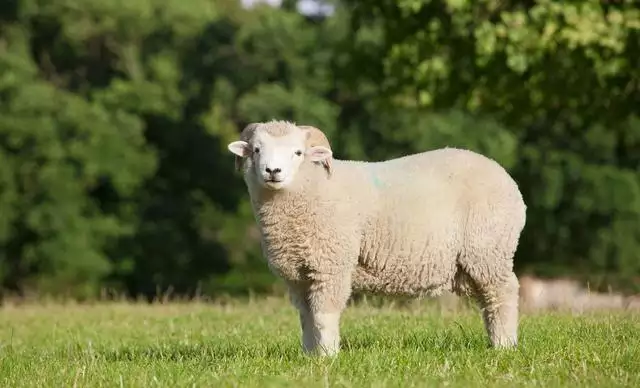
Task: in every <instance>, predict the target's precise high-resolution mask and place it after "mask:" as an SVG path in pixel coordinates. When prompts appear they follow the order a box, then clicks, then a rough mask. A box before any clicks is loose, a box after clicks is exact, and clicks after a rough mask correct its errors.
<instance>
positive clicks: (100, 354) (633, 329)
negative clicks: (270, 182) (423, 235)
mask: <svg viewBox="0 0 640 388" xmlns="http://www.w3.org/2000/svg"><path fill="white" fill-rule="evenodd" d="M420 306H423V307H420ZM298 333H299V329H298V323H297V316H296V314H295V313H294V311H293V310H292V309H291V307H289V305H288V304H287V302H286V300H285V299H268V300H260V301H254V302H242V303H240V302H235V303H230V304H227V305H224V304H205V303H170V304H156V305H147V304H127V303H100V304H95V305H84V306H83V305H74V304H71V305H60V304H52V305H29V306H21V307H10V306H9V307H4V308H0V386H1V387H27V386H30V387H71V386H75V387H100V386H109V387H111V386H113V387H119V386H124V387H155V386H164V387H194V386H195V387H233V386H236V387H265V386H278V387H284V386H288V387H298V386H302V387H329V386H330V387H435V386H438V387H440V386H458V387H476V386H478V387H480V386H482V387H488V386H491V387H494V386H495V387H514V386H540V387H557V386H573V387H587V386H592V387H615V386H628V387H638V386H640V339H639V338H640V315H638V314H637V313H636V314H635V315H634V314H631V313H614V314H610V313H599V314H590V315H583V316H571V315H568V314H558V313H556V314H550V313H546V314H537V315H524V316H523V317H522V320H521V337H520V341H521V346H520V348H519V349H518V350H516V351H496V350H491V349H488V348H487V346H486V342H485V334H484V332H483V328H482V323H481V320H480V317H479V315H478V314H477V313H476V312H473V311H471V312H469V311H466V312H465V311H462V312H460V311H458V312H447V311H442V310H441V309H439V308H436V307H433V305H429V306H426V307H424V305H419V306H418V307H415V306H414V307H412V308H397V307H371V306H369V307H367V306H352V307H350V308H349V310H348V312H347V313H346V315H345V316H344V320H343V331H342V333H343V352H342V353H341V355H340V356H339V357H338V358H336V359H334V360H321V359H313V358H309V357H305V356H303V355H302V354H301V352H300V349H299V346H298ZM301 384H302V385H301Z"/></svg>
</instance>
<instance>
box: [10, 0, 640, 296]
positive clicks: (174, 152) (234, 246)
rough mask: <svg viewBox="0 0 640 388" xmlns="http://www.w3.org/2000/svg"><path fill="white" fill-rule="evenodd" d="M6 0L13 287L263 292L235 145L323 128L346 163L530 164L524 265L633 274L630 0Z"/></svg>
mask: <svg viewBox="0 0 640 388" xmlns="http://www.w3.org/2000/svg"><path fill="white" fill-rule="evenodd" d="M296 3H297V2H296V1H283V2H282V6H281V7H271V6H267V5H259V6H255V7H252V8H244V7H242V5H241V4H240V2H239V1H235V0H188V1H187V0H166V1H161V0H151V1H148V0H147V1H142V0H113V1H102V0H11V1H4V2H2V4H0V214H1V215H2V216H1V217H0V246H1V248H2V249H0V288H2V290H3V292H4V293H6V294H15V293H18V294H26V293H30V292H35V293H39V294H40V293H47V294H56V295H58V294H64V295H72V296H74V297H78V298H87V297H93V296H96V295H98V294H99V293H100V292H101V290H103V289H110V290H114V291H115V292H124V293H127V294H129V295H132V296H135V295H140V294H142V295H147V296H149V295H154V294H156V293H157V292H159V291H160V292H164V291H166V290H168V289H171V290H173V292H174V293H177V294H186V295H193V294H195V293H203V294H207V295H219V294H221V293H230V294H239V293H246V292H249V291H253V292H270V291H272V290H273V289H274V287H277V281H276V279H275V277H274V276H272V275H270V273H269V272H268V270H267V268H266V265H265V263H264V262H263V261H262V258H261V253H260V248H259V240H258V235H257V231H256V228H255V225H254V224H255V221H254V219H253V215H252V214H251V209H250V206H249V203H248V196H247V193H246V189H245V187H244V184H243V182H242V179H241V177H240V176H239V175H238V174H237V173H236V172H235V171H234V169H233V158H232V157H231V156H230V155H229V153H228V151H227V150H226V144H227V143H228V142H229V141H231V140H233V139H235V138H236V137H237V136H238V133H239V131H240V130H241V129H242V128H243V127H244V126H245V125H246V124H247V123H250V122H255V121H264V120H270V119H272V118H281V119H288V120H293V121H296V122H299V123H304V124H307V125H314V126H316V127H318V128H321V129H322V130H323V131H325V132H326V133H327V135H328V137H329V139H330V140H331V142H332V147H333V149H334V152H335V155H336V157H338V158H351V159H360V160H382V159H386V158H392V157H397V156H400V155H404V154H407V153H412V152H419V151H424V150H428V149H433V148H437V147H443V146H456V147H465V148H469V149H472V150H475V151H478V152H481V153H483V154H485V155H488V156H490V157H492V158H494V159H496V160H497V161H499V162H500V163H501V164H502V165H503V166H505V167H506V168H507V169H508V170H509V172H510V173H511V174H513V176H514V177H515V179H516V180H517V182H518V184H519V186H520V188H521V190H522V192H523V195H524V198H525V201H526V203H527V205H528V220H527V225H526V227H525V230H524V233H523V237H522V240H521V244H520V247H519V249H518V252H517V255H516V259H515V261H516V269H517V271H518V272H519V273H535V274H538V275H541V276H573V277H577V278H581V279H584V280H589V281H590V282H591V284H592V285H594V286H596V287H605V286H607V285H613V286H615V287H616V288H620V289H623V290H627V291H638V290H640V256H639V254H638V252H640V119H639V118H638V107H640V47H639V46H640V7H639V6H638V5H636V4H634V2H632V1H619V2H600V1H595V0H588V1H583V2H569V1H565V2H563V1H553V2H551V1H539V2H531V1H504V2H495V1H490V0H480V1H465V0H462V1H459V0H458V1H453V0H402V1H396V0H380V1H375V2H359V1H356V0H340V1H332V2H331V5H332V6H333V7H332V8H333V12H332V13H330V14H316V15H309V14H306V15H305V14H302V13H300V12H298V11H297V10H296Z"/></svg>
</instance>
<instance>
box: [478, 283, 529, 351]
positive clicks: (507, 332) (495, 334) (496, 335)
mask: <svg viewBox="0 0 640 388" xmlns="http://www.w3.org/2000/svg"><path fill="white" fill-rule="evenodd" d="M518 289H519V284H518V279H517V277H516V275H515V274H514V273H513V272H511V273H510V274H509V275H508V276H507V277H506V278H505V279H504V280H503V281H501V282H495V283H490V284H486V285H483V286H481V287H479V288H478V289H477V291H476V298H477V300H478V302H479V304H480V307H481V308H482V318H483V320H484V325H485V329H486V331H487V335H488V336H489V341H490V342H491V346H492V347H494V348H513V347H515V346H517V345H518V298H519V296H518Z"/></svg>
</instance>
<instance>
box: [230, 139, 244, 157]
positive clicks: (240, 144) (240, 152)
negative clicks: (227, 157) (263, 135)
mask: <svg viewBox="0 0 640 388" xmlns="http://www.w3.org/2000/svg"><path fill="white" fill-rule="evenodd" d="M227 148H228V149H229V151H231V153H233V154H235V155H237V156H239V157H241V158H244V157H247V156H249V143H247V142H246V141H242V140H238V141H232V142H231V143H229V145H228V146H227Z"/></svg>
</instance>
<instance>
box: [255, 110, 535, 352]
mask: <svg viewBox="0 0 640 388" xmlns="http://www.w3.org/2000/svg"><path fill="white" fill-rule="evenodd" d="M286 125H290V124H287V123H285V124H283V123H282V122H272V123H270V124H269V125H265V124H263V130H269V128H274V127H277V128H278V129H279V130H282V126H286ZM294 128H295V127H294ZM290 130H294V129H290ZM248 164H249V163H248ZM245 178H246V179H247V184H248V186H249V191H250V196H251V200H252V204H253V208H254V211H255V214H256V218H257V221H258V224H259V226H260V230H261V233H262V247H263V250H264V253H265V256H266V258H267V261H268V263H269V267H270V268H271V269H272V271H273V272H274V273H275V274H277V275H278V276H280V277H281V278H282V279H284V280H285V281H286V282H287V284H288V285H289V287H290V290H291V294H292V301H293V303H294V304H295V305H296V306H297V307H298V309H299V310H300V313H301V324H302V327H303V333H304V334H303V336H306V337H305V338H304V339H303V342H304V343H305V347H306V348H313V347H314V346H315V347H317V346H318V345H323V346H325V347H328V348H329V349H332V351H330V353H331V352H333V353H335V352H337V346H338V342H337V341H338V339H337V338H338V334H337V323H335V321H336V320H339V315H340V312H341V311H342V310H343V309H344V308H345V306H346V303H347V301H348V299H349V297H350V295H351V292H352V290H363V291H370V292H377V293H383V294H404V295H414V296H420V295H427V296H435V295H438V294H440V293H442V292H443V291H453V292H456V293H458V294H467V295H472V296H475V297H476V298H477V299H478V302H479V303H480V305H481V307H482V308H483V317H484V321H485V326H486V329H487V332H488V335H489V338H490V340H491V343H492V344H493V345H494V346H510V345H515V344H516V343H517V338H516V336H517V314H518V313H517V303H518V281H517V278H516V277H515V274H514V272H513V255H514V253H515V251H516V248H517V245H518V239H519V236H520V233H521V231H522V230H523V228H524V225H525V218H526V216H525V213H526V206H525V204H524V201H523V199H522V196H521V194H520V191H519V190H518V187H517V184H516V183H515V182H514V180H513V179H512V178H511V177H510V176H509V174H508V173H507V172H506V171H505V170H504V169H503V168H502V167H501V166H500V165H499V164H498V163H496V162H495V161H493V160H491V159H489V158H487V157H485V156H482V155H480V154H477V153H474V152H471V151H468V150H463V149H457V148H444V149H438V150H433V151H428V152H423V153H419V154H414V155H409V156H405V157H401V158H397V159H392V160H388V161H383V162H372V163H370V162H361V161H345V160H333V161H332V171H331V174H330V175H329V174H326V173H325V171H324V169H323V168H322V166H320V165H318V164H317V163H312V162H304V163H302V164H301V166H300V168H299V170H298V172H297V174H296V178H295V181H294V182H293V184H292V185H291V186H290V187H288V188H287V189H286V190H279V191H271V190H265V189H263V188H261V187H259V186H257V185H256V184H255V183H252V181H251V170H250V168H249V167H247V166H245ZM305 317H306V318H305ZM305 319H306V321H305ZM305 322H306V323H305ZM323 322H324V323H323ZM305 325H307V326H308V327H307V329H306V330H305ZM322 327H324V328H325V329H324V330H325V331H324V332H323V329H322ZM327 331H331V333H330V334H327ZM314 333H315V334H314ZM323 333H324V334H323ZM323 338H324V339H323ZM323 341H324V342H326V343H324V344H323Z"/></svg>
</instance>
